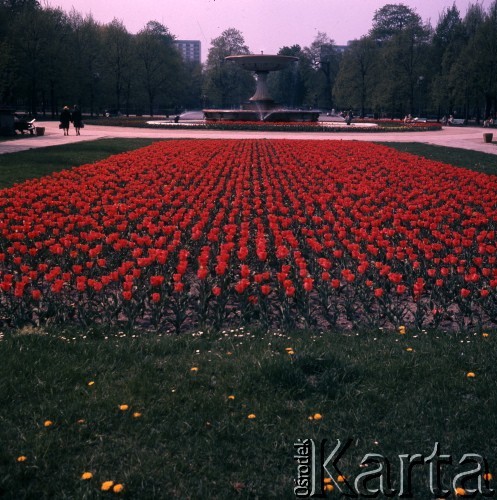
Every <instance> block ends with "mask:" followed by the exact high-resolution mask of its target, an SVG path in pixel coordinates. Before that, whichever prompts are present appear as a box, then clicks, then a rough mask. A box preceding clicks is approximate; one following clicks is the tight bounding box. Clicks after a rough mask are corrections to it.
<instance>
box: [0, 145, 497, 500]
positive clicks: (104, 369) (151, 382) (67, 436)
mask: <svg viewBox="0 0 497 500" xmlns="http://www.w3.org/2000/svg"><path fill="white" fill-rule="evenodd" d="M150 142H151V141H138V140H135V141H130V140H125V141H118V140H108V141H107V140H106V141H97V142H95V143H80V144H77V145H73V146H65V147H60V148H47V149H42V150H36V151H29V152H26V153H17V154H11V155H2V156H0V179H1V183H2V185H3V186H9V185H12V184H13V183H16V182H19V181H20V180H21V177H20V176H19V171H18V169H19V168H20V166H21V165H22V168H21V170H22V173H23V174H26V175H25V177H24V178H27V177H37V176H40V175H45V174H48V173H49V172H51V171H56V170H60V169H62V168H66V167H70V166H73V165H78V164H82V163H88V162H92V161H96V160H98V159H99V158H103V157H106V156H108V155H109V154H112V153H117V152H119V151H121V150H126V149H132V148H136V147H139V146H141V145H145V144H148V143H150ZM398 146H399V147H405V148H411V147H414V146H411V145H405V144H403V145H398ZM416 148H417V149H416V152H417V154H420V155H424V156H428V155H432V154H437V155H439V156H438V157H437V159H440V160H442V159H443V158H445V160H446V161H447V162H455V160H453V158H457V159H458V160H459V161H460V162H465V164H466V165H467V166H468V167H475V166H476V165H480V166H481V168H482V169H490V170H491V169H494V171H495V167H496V164H495V160H496V159H497V158H496V157H493V156H491V155H484V156H481V155H480V154H477V153H472V152H470V151H464V152H463V151H461V150H457V151H446V153H447V155H446V156H444V153H443V151H444V150H445V148H434V147H431V146H430V147H428V146H421V145H417V146H416ZM457 164H460V163H459V162H458V163H457ZM496 337H497V332H494V331H488V332H485V333H484V334H483V335H482V334H476V333H475V332H470V333H468V334H465V335H462V334H456V333H449V332H443V331H438V332H437V331H435V332H414V331H409V330H408V331H407V333H406V334H405V335H400V334H399V333H397V332H385V331H382V330H375V331H351V332H340V331H334V332H328V331H325V332H318V331H316V332H309V331H305V332H279V331H271V332H268V333H264V332H260V331H250V329H248V330H226V331H223V332H218V333H201V332H192V333H190V334H185V335H181V336H170V335H169V334H163V335H158V334H150V333H146V332H140V331H137V330H136V331H115V330H111V329H106V328H103V327H100V328H98V329H97V328H89V329H80V328H75V327H69V326H67V327H50V326H47V327H46V328H45V329H23V330H20V331H19V330H17V331H11V330H4V331H3V332H2V333H0V359H1V363H0V471H1V473H0V497H1V498H6V499H16V500H17V499H23V498H30V499H45V498H46V499H48V498H50V499H53V498H57V499H58V498H61V499H90V498H91V499H93V498H109V497H116V496H117V494H115V493H113V492H107V493H103V492H101V491H100V488H101V484H102V483H103V482H104V481H107V480H111V481H114V482H115V483H118V484H123V485H124V490H123V492H122V493H120V494H119V496H122V497H125V498H133V499H154V498H157V499H173V498H181V499H183V498H184V499H187V498H192V499H210V498H213V499H214V498H215V499H225V498H226V499H232V498H260V499H266V498H275V499H284V498H294V495H293V478H295V477H296V475H297V464H296V462H295V461H294V459H293V455H294V447H293V444H294V443H295V442H296V440H297V439H305V438H311V439H314V440H315V441H316V444H317V446H318V447H319V443H320V442H321V440H323V439H327V440H328V445H327V446H328V447H327V448H326V450H327V451H326V453H325V455H326V456H327V455H328V454H329V453H331V450H332V449H333V447H334V445H335V444H336V440H337V439H340V440H341V441H342V442H343V441H345V440H347V439H349V438H351V439H352V444H351V446H350V448H349V449H348V450H347V452H346V453H345V454H344V456H343V458H342V459H341V460H340V462H339V465H338V467H339V468H340V470H341V471H342V472H343V473H344V474H345V475H346V476H347V478H348V479H349V481H350V480H351V481H352V482H353V480H354V477H357V475H358V474H360V473H362V472H364V470H365V469H363V468H360V467H359V462H360V460H361V459H362V458H363V457H364V455H365V454H367V453H378V454H381V455H382V456H384V457H385V458H386V459H387V460H389V462H390V463H391V466H392V469H391V479H392V486H393V487H394V488H398V487H399V482H400V477H401V471H400V465H399V464H400V461H399V458H398V455H399V454H411V455H412V454H416V453H419V454H422V455H423V456H424V457H428V456H429V455H431V454H432V453H433V450H434V446H435V443H437V442H438V443H440V452H441V454H449V455H451V457H452V462H453V463H452V465H444V466H443V467H442V474H441V475H442V483H443V486H445V487H447V488H449V489H452V485H451V482H452V479H453V478H454V477H455V475H456V473H457V472H459V471H461V470H463V471H468V470H470V469H472V468H474V463H473V464H469V465H468V464H466V465H464V464H463V465H459V461H460V460H461V458H462V457H463V455H464V454H465V453H475V454H478V455H481V456H482V457H485V458H486V459H487V460H488V463H489V467H490V471H491V472H495V471H496V470H497V469H496V467H497V455H496V450H497V436H496V435H495V433H494V427H495V415H496V414H497V394H496V391H495V380H496V379H497V364H496V363H495V349H496V347H497V345H496V341H497V340H496ZM288 348H292V351H289V350H288ZM468 373H473V374H474V375H475V376H474V377H468ZM121 405H127V408H126V407H122V408H123V409H121V408H120V406H121ZM317 414H318V415H317ZM249 415H250V416H253V417H254V418H249ZM310 417H312V418H310ZM319 417H322V418H319ZM19 457H25V458H24V460H23V461H18V459H19ZM375 468H376V467H375ZM84 472H91V473H92V474H93V477H92V478H91V479H89V480H86V481H85V480H82V479H81V475H82V474H83V473H84ZM428 472H429V466H428V465H424V466H418V467H415V468H414V473H413V492H414V497H415V498H420V499H427V498H432V495H431V494H430V489H429V482H428ZM494 476H495V474H494ZM335 477H336V476H335ZM378 484H379V481H378V480H372V481H371V482H370V484H369V487H370V488H374V487H378ZM490 485H492V482H491V483H490ZM467 486H469V484H468V485H467ZM333 497H336V498H338V497H339V495H338V494H337V491H336V488H335V491H334V492H333V493H332V494H331V495H330V498H333ZM380 498H381V495H380Z"/></svg>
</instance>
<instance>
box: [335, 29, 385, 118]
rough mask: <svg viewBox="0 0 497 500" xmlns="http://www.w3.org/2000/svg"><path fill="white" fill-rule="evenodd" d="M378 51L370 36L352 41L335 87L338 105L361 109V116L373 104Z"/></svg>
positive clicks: (343, 59)
mask: <svg viewBox="0 0 497 500" xmlns="http://www.w3.org/2000/svg"><path fill="white" fill-rule="evenodd" d="M376 52H377V46H376V43H375V42H374V41H373V40H372V39H371V38H370V37H367V36H364V37H362V38H361V39H360V40H353V41H352V42H350V43H349V45H348V46H347V49H346V50H345V53H344V55H343V58H342V63H341V64H340V71H339V73H338V76H337V79H336V82H335V86H334V89H333V92H334V95H335V99H336V101H337V103H338V105H339V106H340V107H341V108H352V109H358V110H360V115H361V117H364V115H365V113H366V107H367V106H371V96H372V90H373V88H374V71H375V61H376Z"/></svg>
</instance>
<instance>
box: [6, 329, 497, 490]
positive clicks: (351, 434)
mask: <svg viewBox="0 0 497 500" xmlns="http://www.w3.org/2000/svg"><path fill="white" fill-rule="evenodd" d="M85 336H86V338H84V337H85ZM495 342H496V338H495V335H494V334H491V335H490V336H489V337H482V336H481V335H469V336H465V337H461V336H457V335H455V334H443V335H442V334H437V333H426V332H425V333H422V334H419V335H416V334H413V333H410V332H408V333H407V334H406V335H399V334H397V333H385V332H381V331H377V332H361V333H356V332H354V333H349V334H340V333H333V334H331V333H322V334H317V333H316V334H312V333H310V332H298V333H297V332H295V333H290V334H286V333H285V334H283V333H280V332H273V333H267V334H263V333H261V332H247V331H243V330H234V331H227V332H223V333H220V334H218V335H212V334H211V335H207V334H204V335H202V334H195V335H193V334H192V335H184V336H181V337H171V336H166V335H164V336H142V337H134V338H133V337H132V334H127V335H126V334H125V333H122V332H121V333H120V332H102V331H100V332H99V331H91V330H90V331H86V332H84V334H83V332H81V331H77V330H69V329H66V330H63V331H60V330H52V331H50V330H49V331H43V332H42V331H37V330H32V331H20V332H15V333H13V334H9V335H6V336H5V338H4V340H3V341H1V342H0V356H1V358H2V365H1V367H0V389H1V390H0V393H2V394H4V395H9V397H8V398H7V399H5V400H4V402H3V404H2V407H1V410H0V442H1V443H2V448H1V451H0V466H1V468H2V470H3V471H4V472H3V474H2V476H1V477H0V488H1V489H2V491H3V494H4V496H5V498H78V499H83V498H94V497H95V496H96V495H97V494H98V490H99V488H100V485H101V483H102V482H103V481H105V480H113V481H115V482H116V483H123V484H124V486H125V491H126V492H127V493H128V495H129V497H130V498H199V499H203V498H238V497H240V498H255V497H258V498H292V497H293V478H294V477H295V476H296V470H297V469H296V463H295V462H294V460H293V458H292V457H293V443H294V442H295V441H296V440H297V439H299V438H300V439H304V438H312V439H315V440H316V441H317V442H319V441H320V440H322V439H328V440H330V441H331V442H332V443H334V442H335V440H336V439H341V440H342V441H344V440H346V439H348V438H352V439H353V445H352V446H351V448H350V449H349V450H348V452H347V454H346V455H345V456H344V458H343V459H342V460H341V461H340V465H339V467H340V468H341V470H342V471H343V472H344V473H345V474H346V475H347V476H354V475H357V474H358V473H360V472H361V469H360V468H359V466H358V464H359V461H360V459H361V458H362V457H363V456H364V455H365V454H366V453H381V454H382V455H384V456H385V457H387V458H388V459H389V460H390V461H391V463H392V467H393V471H395V472H394V473H393V479H394V486H395V485H396V486H397V487H398V474H399V471H398V460H399V459H398V458H396V457H398V455H399V454H400V453H411V454H414V453H421V454H423V455H424V456H428V455H430V454H431V452H432V451H433V447H434V445H435V442H439V443H440V446H441V451H442V452H443V453H447V454H451V455H452V456H453V457H454V465H453V466H450V467H449V466H446V467H445V468H444V475H443V477H444V482H445V485H448V484H450V480H451V478H453V477H454V475H455V473H456V471H458V470H460V467H458V466H457V463H458V461H459V460H460V458H461V457H462V456H463V455H464V453H469V452H472V453H478V454H480V455H482V456H484V457H486V458H488V460H489V461H492V460H494V459H495V456H494V455H495V449H497V437H496V436H495V434H494V433H493V432H492V429H493V424H494V421H495V413H496V411H497V398H496V396H495V391H494V390H493V386H494V383H495V379H496V377H497V365H496V364H495V361H494V354H493V352H494V350H495V348H496V344H495ZM287 347H292V348H293V349H294V354H288V352H287V351H286V348H287ZM407 348H412V349H413V351H411V352H408V351H407V350H406V349H407ZM193 367H195V368H197V369H198V370H197V371H192V368H193ZM469 371H473V372H475V374H476V377H474V378H468V377H467V376H466V374H467V372H469ZM90 382H94V384H93V385H88V384H89V383H90ZM229 396H234V399H230V398H229ZM122 404H127V405H129V408H128V409H127V410H124V411H123V410H120V409H119V406H120V405H122ZM135 412H139V413H140V414H141V415H140V416H139V417H133V414H134V413H135ZM316 413H319V414H321V415H322V419H320V420H309V417H310V416H313V415H315V414H316ZM250 414H254V415H255V418H254V419H249V418H248V415H250ZM46 420H51V421H52V422H53V424H52V425H51V426H49V427H45V426H44V422H45V421H46ZM81 420H83V422H82V421H81ZM469 422H471V425H468V423H469ZM330 451H331V450H330ZM330 451H329V452H330ZM329 452H328V453H329ZM21 455H24V456H26V457H27V460H26V461H25V462H22V463H18V462H16V458H17V457H18V456H21ZM490 465H491V466H492V465H494V466H495V465H496V464H495V462H490ZM463 469H464V468H463ZM465 470H468V467H466V468H465ZM85 471H89V472H92V473H93V475H94V478H93V479H92V480H90V481H82V480H81V479H80V476H81V474H82V473H83V472H85ZM427 477H428V469H427V468H425V469H424V470H423V471H421V472H420V473H419V474H418V476H416V478H415V482H414V487H415V490H416V491H417V492H418V495H417V496H416V498H428V497H429V489H428V488H429V487H428V483H427Z"/></svg>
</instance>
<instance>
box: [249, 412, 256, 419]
mask: <svg viewBox="0 0 497 500" xmlns="http://www.w3.org/2000/svg"><path fill="white" fill-rule="evenodd" d="M247 418H249V419H250V420H253V419H254V418H255V413H251V414H250V415H248V416H247Z"/></svg>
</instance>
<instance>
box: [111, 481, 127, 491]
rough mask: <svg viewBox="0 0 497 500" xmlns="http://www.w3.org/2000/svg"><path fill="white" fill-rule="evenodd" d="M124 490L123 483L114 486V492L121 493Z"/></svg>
mask: <svg viewBox="0 0 497 500" xmlns="http://www.w3.org/2000/svg"><path fill="white" fill-rule="evenodd" d="M123 490H124V486H123V485H122V484H121V483H118V484H115V485H114V487H113V488H112V491H113V492H114V493H121V492H122V491H123Z"/></svg>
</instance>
